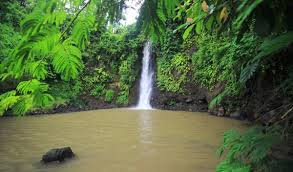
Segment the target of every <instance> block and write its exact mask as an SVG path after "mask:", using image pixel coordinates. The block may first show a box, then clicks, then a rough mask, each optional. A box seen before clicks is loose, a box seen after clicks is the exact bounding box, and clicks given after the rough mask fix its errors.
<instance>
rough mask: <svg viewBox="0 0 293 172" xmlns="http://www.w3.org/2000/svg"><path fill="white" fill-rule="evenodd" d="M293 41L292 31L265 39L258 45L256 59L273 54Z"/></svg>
mask: <svg viewBox="0 0 293 172" xmlns="http://www.w3.org/2000/svg"><path fill="white" fill-rule="evenodd" d="M292 42H293V31H289V32H287V33H284V34H282V35H280V36H278V37H276V38H274V39H269V40H266V41H264V42H263V43H262V45H261V46H260V49H259V50H260V51H261V52H260V53H259V54H258V55H257V57H256V59H260V58H262V57H265V56H268V55H271V54H274V53H276V52H279V51H280V50H282V49H284V48H287V47H288V46H289V45H290V44H291V43H292Z"/></svg>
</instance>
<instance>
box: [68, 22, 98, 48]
mask: <svg viewBox="0 0 293 172" xmlns="http://www.w3.org/2000/svg"><path fill="white" fill-rule="evenodd" d="M94 22H95V18H94V16H83V17H81V18H80V19H78V21H77V22H76V24H75V26H74V28H73V31H72V39H73V40H74V42H75V43H76V44H77V45H78V47H79V48H80V49H81V50H84V49H85V47H86V45H87V43H88V42H89V34H90V31H91V29H92V28H93V26H94Z"/></svg>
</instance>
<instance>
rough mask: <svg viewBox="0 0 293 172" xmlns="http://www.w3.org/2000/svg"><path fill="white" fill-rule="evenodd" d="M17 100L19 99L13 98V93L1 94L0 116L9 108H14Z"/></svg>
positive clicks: (17, 97)
mask: <svg viewBox="0 0 293 172" xmlns="http://www.w3.org/2000/svg"><path fill="white" fill-rule="evenodd" d="M19 99H20V97H19V96H15V92H14V91H12V92H8V93H5V94H2V95H1V96H0V116H2V115H3V114H4V112H5V111H7V110H8V109H9V108H11V107H12V106H14V105H15V104H16V103H17V102H18V100H19Z"/></svg>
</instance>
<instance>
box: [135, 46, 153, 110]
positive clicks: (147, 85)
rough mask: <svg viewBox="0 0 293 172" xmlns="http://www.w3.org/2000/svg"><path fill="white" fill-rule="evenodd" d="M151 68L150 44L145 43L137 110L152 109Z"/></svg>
mask: <svg viewBox="0 0 293 172" xmlns="http://www.w3.org/2000/svg"><path fill="white" fill-rule="evenodd" d="M153 75H154V71H153V67H152V61H151V42H149V41H148V42H146V43H145V46H144V49H143V59H142V72H141V79H140V86H139V101H138V104H137V106H136V108H137V109H152V106H151V104H150V101H151V96H152V87H153Z"/></svg>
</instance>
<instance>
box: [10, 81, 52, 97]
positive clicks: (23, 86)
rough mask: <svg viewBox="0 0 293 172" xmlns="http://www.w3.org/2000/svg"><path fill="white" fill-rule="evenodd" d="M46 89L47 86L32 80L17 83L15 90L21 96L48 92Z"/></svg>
mask: <svg viewBox="0 0 293 172" xmlns="http://www.w3.org/2000/svg"><path fill="white" fill-rule="evenodd" d="M48 88H49V86H48V84H45V83H42V82H40V81H38V80H35V79H33V80H30V81H23V82H21V83H19V84H18V86H17V88H16V90H17V91H18V92H19V93H21V94H33V93H36V92H45V91H48Z"/></svg>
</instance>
